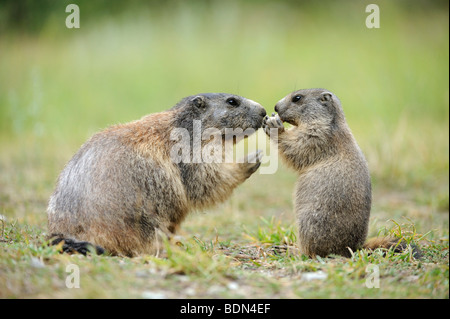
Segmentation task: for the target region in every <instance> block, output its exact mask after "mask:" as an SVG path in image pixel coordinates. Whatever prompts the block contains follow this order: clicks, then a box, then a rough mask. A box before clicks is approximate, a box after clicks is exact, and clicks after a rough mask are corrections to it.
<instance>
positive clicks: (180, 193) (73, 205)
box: [48, 93, 265, 256]
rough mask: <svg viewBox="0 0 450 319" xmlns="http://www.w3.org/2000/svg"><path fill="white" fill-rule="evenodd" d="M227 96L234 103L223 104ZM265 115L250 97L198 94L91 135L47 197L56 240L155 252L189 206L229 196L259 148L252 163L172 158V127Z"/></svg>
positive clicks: (116, 251)
mask: <svg viewBox="0 0 450 319" xmlns="http://www.w3.org/2000/svg"><path fill="white" fill-rule="evenodd" d="M230 97H232V98H234V99H236V100H239V101H240V105H239V107H235V106H231V105H229V104H227V99H229V98H230ZM264 116H265V110H264V109H263V108H262V107H261V106H260V105H259V104H257V103H255V102H253V101H251V100H247V99H245V98H242V97H239V96H233V95H230V94H224V93H217V94H212V93H211V94H201V95H198V96H191V97H187V98H185V99H183V100H182V101H181V102H180V103H178V104H177V105H176V106H175V107H173V108H172V109H170V110H168V111H165V112H161V113H156V114H150V115H147V116H145V117H143V118H142V119H140V120H138V121H134V122H131V123H127V124H119V125H115V126H112V127H110V128H107V129H106V130H104V131H102V132H99V133H97V134H95V135H94V136H93V137H92V138H91V139H90V140H88V141H87V142H86V143H85V144H84V145H83V146H82V147H81V149H80V150H79V151H78V152H77V153H76V154H75V155H74V157H73V158H72V159H71V160H70V161H69V163H68V164H67V165H66V167H65V168H64V170H63V171H62V173H61V175H60V176H59V179H58V182H57V186H56V189H55V191H54V193H53V195H52V196H51V198H50V202H49V206H48V229H49V233H50V236H53V237H55V236H56V237H57V239H56V240H54V243H59V242H61V239H64V238H67V239H70V240H66V241H67V242H76V241H85V242H90V243H92V244H93V245H97V246H100V247H103V248H105V249H106V250H107V251H108V252H109V253H111V254H113V255H122V256H136V255H140V254H155V253H157V251H158V249H159V244H158V242H159V241H158V238H159V235H160V234H166V235H168V236H170V235H171V234H173V233H174V232H175V231H176V229H177V228H178V226H179V224H180V223H181V222H182V221H183V219H184V218H185V217H186V215H187V214H188V212H189V211H192V210H193V209H203V208H205V207H210V206H212V205H215V204H217V203H219V202H222V201H224V200H226V199H227V198H228V197H229V196H230V194H231V193H232V191H233V189H234V188H236V187H237V186H238V185H239V184H241V183H242V182H244V181H245V180H246V179H247V178H248V177H249V176H250V175H251V174H252V173H253V172H255V171H256V169H257V168H258V167H259V164H260V162H259V159H260V157H259V153H258V154H256V155H254V156H253V157H252V158H253V159H255V161H253V163H251V162H250V161H248V160H247V161H244V163H210V164H208V163H183V162H181V163H175V162H174V161H172V158H171V156H170V150H171V147H172V146H173V145H174V144H175V143H176V141H173V140H171V138H170V134H171V132H172V130H173V129H174V128H184V129H187V130H188V131H189V132H190V133H192V123H193V120H201V123H202V129H204V128H207V127H217V128H218V129H222V128H225V127H229V128H238V127H240V128H243V129H245V128H249V127H251V128H254V129H257V128H258V127H260V126H261V124H262V120H263V117H264ZM190 137H191V138H192V134H191V135H190ZM191 142H192V140H191V141H188V143H191ZM191 151H192V150H191ZM249 156H250V155H249ZM250 157H251V156H250Z"/></svg>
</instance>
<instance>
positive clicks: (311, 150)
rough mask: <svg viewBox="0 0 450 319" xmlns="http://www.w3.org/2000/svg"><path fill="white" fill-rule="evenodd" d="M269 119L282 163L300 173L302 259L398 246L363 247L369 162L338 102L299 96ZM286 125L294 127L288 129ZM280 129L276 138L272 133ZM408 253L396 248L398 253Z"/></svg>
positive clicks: (325, 95) (317, 94)
mask: <svg viewBox="0 0 450 319" xmlns="http://www.w3.org/2000/svg"><path fill="white" fill-rule="evenodd" d="M275 111H276V112H278V115H275V114H272V117H266V118H265V120H264V124H263V127H264V130H265V132H266V134H268V135H269V136H270V137H271V140H274V142H276V143H278V151H279V153H280V154H281V156H282V158H283V159H284V161H285V162H286V163H287V164H288V165H289V166H291V167H292V168H293V169H294V170H296V171H297V172H298V173H299V177H298V181H297V184H296V188H295V195H294V207H295V211H296V215H297V221H298V230H299V235H298V241H299V248H300V252H301V253H302V254H305V255H308V256H310V257H314V256H315V255H319V256H322V257H323V256H327V255H329V254H337V255H342V256H347V257H349V256H351V253H350V250H349V248H350V249H351V250H352V251H355V250H357V249H359V248H362V247H364V248H370V249H375V248H377V247H384V248H389V247H391V246H396V245H397V243H398V240H395V239H393V238H389V237H386V238H376V239H374V240H371V241H369V242H368V243H366V244H364V242H365V240H366V237H367V231H368V224H369V216H370V209H371V200H372V195H371V181H370V175H369V169H368V167H367V162H366V160H365V158H364V155H363V153H362V152H361V149H360V148H359V146H358V144H357V143H356V140H355V138H354V137H353V135H352V133H351V131H350V128H349V127H348V125H347V122H346V120H345V117H344V111H343V109H342V106H341V103H340V101H339V99H338V98H337V97H336V96H335V95H334V94H332V93H330V92H328V91H327V90H324V89H306V90H299V91H295V92H293V93H291V94H289V95H287V96H286V97H284V98H283V99H281V100H280V101H279V102H278V103H277V104H276V106H275ZM283 122H287V123H290V124H292V125H293V128H291V129H289V130H285V128H284V125H283ZM271 128H272V129H274V128H275V129H277V131H276V132H277V133H278V134H277V135H275V134H272V135H271V134H270V133H271V132H270V129H271ZM401 248H404V243H403V244H402V245H397V247H396V249H401Z"/></svg>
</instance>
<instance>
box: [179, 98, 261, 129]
mask: <svg viewBox="0 0 450 319" xmlns="http://www.w3.org/2000/svg"><path fill="white" fill-rule="evenodd" d="M172 109H173V110H179V112H177V115H176V121H175V125H176V126H178V127H183V128H186V129H188V131H190V132H191V131H192V127H193V121H194V120H200V121H201V124H202V130H204V129H207V128H216V129H218V130H220V131H221V132H224V133H225V128H229V129H236V128H241V129H242V130H246V129H248V128H251V129H254V130H257V129H258V128H260V127H261V125H262V122H263V119H264V117H265V116H266V110H265V109H264V108H263V107H262V106H261V105H260V104H258V103H256V102H254V101H252V100H249V99H246V98H244V97H242V96H238V95H233V94H227V93H204V94H197V95H193V96H189V97H186V98H184V99H183V100H181V101H180V102H179V103H178V104H177V105H175V106H174V107H173V108H172Z"/></svg>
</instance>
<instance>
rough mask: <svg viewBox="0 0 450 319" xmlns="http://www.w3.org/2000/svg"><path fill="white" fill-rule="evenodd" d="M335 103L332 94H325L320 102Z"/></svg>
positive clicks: (321, 96)
mask: <svg viewBox="0 0 450 319" xmlns="http://www.w3.org/2000/svg"><path fill="white" fill-rule="evenodd" d="M332 101H333V95H332V94H331V93H330V92H324V93H322V94H321V95H320V102H322V103H327V102H332Z"/></svg>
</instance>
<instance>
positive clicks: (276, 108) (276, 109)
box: [275, 105, 278, 113]
mask: <svg viewBox="0 0 450 319" xmlns="http://www.w3.org/2000/svg"><path fill="white" fill-rule="evenodd" d="M275 112H277V113H278V105H275Z"/></svg>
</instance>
